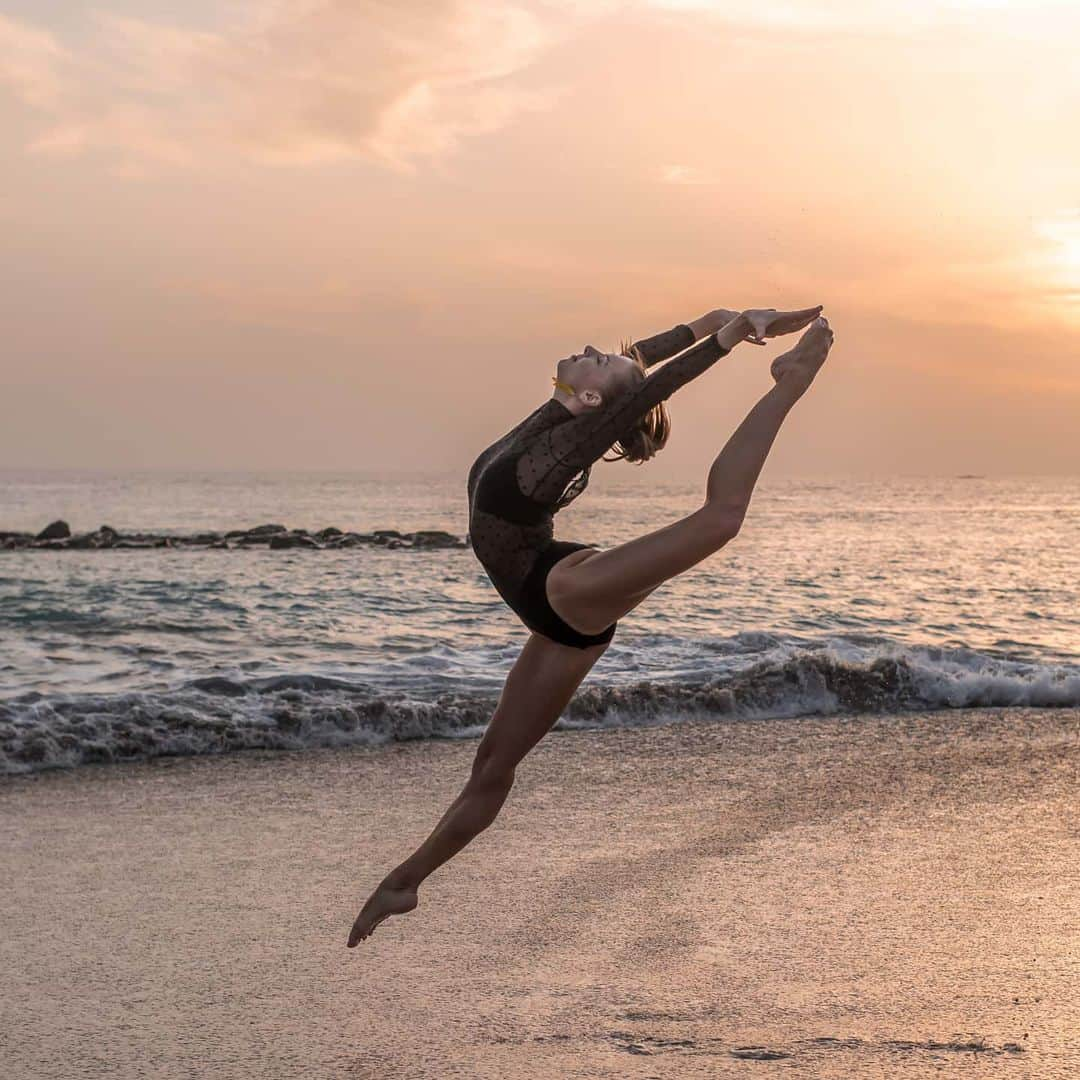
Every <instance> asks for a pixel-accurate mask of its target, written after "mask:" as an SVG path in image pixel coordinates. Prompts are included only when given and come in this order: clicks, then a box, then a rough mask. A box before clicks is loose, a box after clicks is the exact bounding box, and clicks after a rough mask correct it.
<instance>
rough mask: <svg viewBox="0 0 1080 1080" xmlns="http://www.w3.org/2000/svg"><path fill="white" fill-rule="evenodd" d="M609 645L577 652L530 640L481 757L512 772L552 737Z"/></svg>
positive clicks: (505, 690) (504, 692) (484, 741)
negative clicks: (495, 760)
mask: <svg viewBox="0 0 1080 1080" xmlns="http://www.w3.org/2000/svg"><path fill="white" fill-rule="evenodd" d="M606 649H607V645H606V644H603V645H592V646H590V647H589V648H587V649H575V648H573V647H572V646H569V645H560V644H559V643H558V642H557V641H551V640H550V639H549V638H546V637H544V636H543V635H542V634H536V633H534V634H530V635H529V638H528V640H527V641H526V642H525V647H524V648H523V649H522V650H521V655H520V656H518V658H517V660H515V661H514V666H513V667H512V668H511V669H510V672H509V674H508V675H507V677H506V682H505V684H504V685H503V690H502V694H501V695H500V696H499V703H498V705H497V706H496V707H495V713H494V715H493V716H492V718H491V723H490V724H489V725H488V728H487V731H486V732H484V737H483V738H482V739H481V740H480V747H479V749H478V750H477V757H481V758H488V757H491V756H494V757H497V758H498V760H499V762H500V763H501V764H503V765H506V766H507V767H509V768H513V767H514V766H516V765H517V764H518V762H519V761H521V759H522V758H523V757H524V756H525V755H526V754H527V753H528V752H529V751H530V750H531V749H532V748H533V747H534V746H535V745H536V744H537V743H538V742H539V741H540V740H541V739H542V738H543V737H544V735H546V734H547V732H548V731H550V730H551V728H552V727H553V726H554V724H555V721H556V720H558V719H559V717H560V716H561V715H562V712H563V710H564V709H565V708H566V706H567V705H569V703H570V699H571V698H572V697H573V696H574V691H575V690H577V688H578V687H579V686H580V685H581V681H582V679H584V678H585V676H586V675H588V673H589V671H590V670H591V669H592V666H593V665H594V664H595V663H596V661H597V660H599V659H600V657H601V656H602V655H603V654H604V651H605V650H606Z"/></svg>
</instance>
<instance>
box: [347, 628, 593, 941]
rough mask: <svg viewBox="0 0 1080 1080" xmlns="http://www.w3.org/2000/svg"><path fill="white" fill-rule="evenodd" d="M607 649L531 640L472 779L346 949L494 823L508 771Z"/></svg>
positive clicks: (391, 878)
mask: <svg viewBox="0 0 1080 1080" xmlns="http://www.w3.org/2000/svg"><path fill="white" fill-rule="evenodd" d="M606 649H607V645H606V644H603V645H593V646H590V647H589V648H587V649H576V648H573V647H572V646H569V645H561V644H559V643H558V642H555V641H551V640H550V639H549V638H546V637H543V636H542V635H540V634H530V636H529V639H528V641H526V642H525V647H524V648H523V649H522V650H521V655H520V656H519V657H518V658H517V660H516V661H514V666H513V667H512V668H511V669H510V673H509V674H508V675H507V677H506V683H505V684H504V686H503V690H502V694H501V695H500V697H499V702H498V704H497V705H496V707H495V712H494V714H493V715H492V717H491V722H490V724H489V725H488V728H487V731H485V732H484V737H483V738H482V739H481V740H480V745H479V747H478V748H477V751H476V758H475V760H474V761H473V767H472V775H471V776H470V777H469V779H468V782H467V783H466V784H465V787H464V788H463V789H462V791H461V794H460V795H458V797H457V798H456V799H455V800H454V801H453V803H451V805H450V808H449V809H448V810H447V811H446V813H445V814H443V816H442V819H441V820H440V821H439V823H438V824H437V825H436V826H435V828H434V829H433V830H432V833H431V835H430V836H429V837H428V838H427V839H426V840H425V841H424V842H423V843H422V844H421V845H420V847H418V848H417V849H416V851H414V852H413V853H412V855H410V856H409V857H408V858H407V859H406V860H405V861H404V862H403V863H402V864H401V865H400V866H398V867H396V868H395V869H394V870H391V871H390V873H389V874H387V875H386V877H385V878H384V879H383V881H382V883H381V884H380V885H379V887H378V888H377V889H376V890H375V891H374V892H373V893H372V894H371V896H370V897H369V899H368V901H367V903H366V904H364V907H363V909H362V910H361V912H360V914H359V915H358V916H357V919H356V922H355V923H353V928H352V931H351V933H350V934H349V941H348V944H349V947H350V948H351V947H352V946H354V945H356V944H357V942H359V941H362V940H363V939H364V938H366V937H368V936H369V935H370V934H371V932H372V931H373V930H374V929H375V927H376V926H378V925H379V923H380V922H382V921H383V919H385V918H387V917H388V916H389V915H400V914H403V913H404V912H406V911H411V910H412V909H413V908H414V907H416V903H417V897H416V890H417V889H418V888H419V886H420V883H421V882H422V881H423V880H424V878H426V877H427V876H428V875H429V874H430V873H431V872H432V871H433V870H435V869H437V868H438V867H440V866H442V864H443V863H444V862H446V861H447V860H448V859H450V858H452V857H453V856H454V855H456V854H457V853H458V852H459V851H460V850H461V849H462V848H463V847H465V845H466V844H467V843H468V842H469V841H470V840H472V839H473V837H475V836H477V835H478V834H479V833H480V832H482V831H483V830H484V829H486V828H487V827H488V826H489V825H490V824H491V823H492V822H493V821H494V820H495V818H496V816H497V815H498V813H499V810H500V809H501V808H502V805H503V803H504V802H505V801H506V797H507V795H509V794H510V788H511V786H512V785H513V783H514V770H515V768H516V767H517V765H518V763H519V762H520V761H521V759H522V758H523V757H525V755H526V754H527V753H528V752H529V751H530V750H531V749H532V748H533V747H534V746H535V745H536V744H537V743H538V742H539V741H540V740H541V739H542V738H543V737H544V735H545V734H546V733H547V732H548V731H549V730H550V729H551V727H552V726H553V725H554V723H555V721H556V720H558V719H559V717H560V715H562V711H563V709H565V708H566V706H567V705H568V704H569V702H570V699H571V698H572V697H573V696H574V691H575V690H577V688H578V686H579V685H580V684H581V680H582V679H584V678H585V676H586V675H587V674H588V673H589V670H590V669H591V668H592V666H593V664H595V663H596V661H597V660H599V659H600V657H601V656H602V655H603V653H604V651H605V650H606Z"/></svg>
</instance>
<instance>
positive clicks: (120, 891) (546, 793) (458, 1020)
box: [0, 708, 1080, 1080]
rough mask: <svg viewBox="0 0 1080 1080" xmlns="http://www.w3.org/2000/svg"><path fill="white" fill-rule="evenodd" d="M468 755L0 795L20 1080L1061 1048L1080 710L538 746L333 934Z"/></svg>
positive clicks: (241, 761)
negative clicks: (494, 815)
mask: <svg viewBox="0 0 1080 1080" xmlns="http://www.w3.org/2000/svg"><path fill="white" fill-rule="evenodd" d="M474 752H475V743H474V741H473V740H456V739H446V740H443V739H440V740H431V741H416V742H405V743H392V744H388V745H384V746H381V747H377V748H360V747H353V748H343V749H305V750H302V751H266V750H252V751H247V752H245V753H236V754H228V755H220V756H209V757H194V758H191V757H175V758H156V759H152V760H150V761H146V762H137V763H130V764H124V765H98V766H89V767H80V768H77V769H74V770H65V771H59V770H49V771H46V772H40V773H33V774H29V775H26V776H21V777H11V778H9V782H7V783H3V784H0V829H2V832H3V846H2V848H3V851H4V852H5V857H4V864H5V865H4V869H5V871H6V872H5V873H4V874H3V876H2V879H0V903H3V905H4V910H5V912H7V913H8V918H7V927H6V929H7V934H6V935H5V938H4V940H3V945H2V946H0V950H2V953H0V960H2V962H3V964H4V967H5V971H6V973H7V977H6V979H5V986H4V989H3V990H2V991H0V1002H2V1004H3V1009H4V1012H5V1015H6V1016H7V1017H8V1023H7V1025H6V1031H5V1033H4V1035H3V1037H2V1039H0V1047H2V1050H3V1053H4V1058H5V1060H6V1061H7V1062H9V1063H10V1068H11V1069H12V1070H13V1075H26V1076H34V1077H35V1078H47V1077H57V1078H59V1077H65V1078H66V1077H71V1076H80V1077H81V1076H113V1075H123V1076H132V1077H135V1076H154V1077H169V1078H171V1077H174V1076H175V1077H181V1076H189V1075H192V1073H193V1072H194V1073H200V1074H205V1075H213V1076H215V1078H217V1077H237V1078H240V1077H250V1076H254V1075H258V1076H260V1077H278V1076H280V1077H292V1076H297V1075H301V1074H302V1075H305V1076H315V1077H324V1076H325V1077H331V1076H351V1077H358V1076H359V1077H371V1078H372V1080H374V1078H376V1077H378V1078H384V1077H387V1078H388V1077H414V1076H415V1077H421V1076H423V1077H442V1076H448V1077H449V1076H469V1077H488V1076H490V1077H493V1078H494V1077H505V1076H515V1077H519V1076H520V1077H536V1078H542V1077H563V1076H567V1077H569V1076H575V1077H578V1076H580V1077H594V1076H595V1077H601V1076H604V1077H606V1076H620V1077H621V1076H631V1077H639V1076H640V1077H651V1076H663V1077H669V1076H680V1077H681V1076H687V1077H697V1076H701V1077H706V1076H709V1077H714V1076H729V1075H730V1076H743V1075H748V1070H749V1071H753V1074H754V1075H758V1074H759V1072H760V1071H761V1070H768V1069H775V1068H787V1069H789V1070H790V1069H795V1070H806V1071H804V1072H802V1073H800V1074H801V1075H813V1076H815V1077H833V1076H835V1077H842V1076H852V1075H860V1076H863V1075H879V1074H880V1075H884V1074H886V1073H890V1074H895V1073H897V1072H899V1073H905V1074H906V1073H909V1072H910V1074H911V1075H925V1073H927V1072H935V1073H943V1074H945V1075H948V1074H950V1072H951V1071H952V1070H956V1071H957V1073H959V1072H960V1071H963V1074H964V1075H965V1076H970V1075H973V1074H975V1075H980V1076H981V1075H988V1076H997V1075H1002V1076H1005V1075H1009V1076H1020V1075H1037V1076H1039V1077H1040V1078H1042V1077H1047V1078H1052V1077H1058V1076H1060V1077H1065V1076H1068V1075H1073V1074H1075V1072H1076V1070H1077V1068H1078V1067H1080V1040H1078V1039H1077V1037H1076V1035H1075V1033H1074V1032H1075V1017H1076V1016H1077V1015H1078V1013H1080V1000H1078V991H1077V987H1076V980H1075V948H1076V940H1077V938H1076V935H1077V924H1076V915H1075V912H1076V911H1077V910H1080V875H1078V871H1077V869H1076V868H1077V866H1080V832H1078V830H1077V827H1076V825H1075V824H1074V819H1075V810H1076V791H1077V784H1076V782H1077V776H1078V771H1080V709H1075V708H1073V709H993V710H979V709H964V710H957V711H935V712H930V713H901V714H889V715H879V714H866V715H860V716H834V717H818V716H814V717H800V718H795V719H790V720H778V719H770V720H760V721H757V720H746V719H738V720H730V721H724V720H721V721H678V722H672V723H661V724H652V725H649V726H645V727H636V728H608V729H602V730H587V731H581V730H579V731H566V732H553V733H551V734H549V735H548V736H547V737H545V739H544V740H542V741H541V743H540V744H539V745H538V746H537V748H536V749H535V750H534V751H533V753H532V754H530V755H529V757H528V758H526V760H525V762H524V763H523V764H522V766H521V767H520V768H519V770H518V781H517V784H516V785H515V788H514V790H513V792H512V793H511V796H510V799H509V801H508V803H507V806H506V808H505V809H504V811H503V814H502V815H501V816H500V818H499V819H498V821H497V822H496V823H495V825H494V826H493V827H492V828H491V829H489V830H488V831H487V832H485V833H484V834H482V835H481V836H480V837H479V838H478V839H477V840H476V841H475V842H474V843H473V844H472V845H470V846H469V847H468V848H466V849H465V851H464V852H463V853H462V854H461V855H460V856H458V857H457V858H456V859H454V860H452V861H451V862H450V863H449V864H448V865H447V866H446V867H444V868H442V869H441V870H440V871H438V872H437V873H436V874H435V875H433V877H432V878H431V879H429V881H428V882H426V883H425V885H424V886H423V888H422V890H421V895H420V901H421V902H420V906H419V908H418V909H417V910H416V911H415V912H413V913H412V914H411V915H409V916H406V917H403V918H398V919H391V920H390V921H388V922H387V923H385V924H384V925H383V926H382V927H380V928H379V929H378V930H377V931H376V933H375V935H374V936H373V937H372V938H371V939H370V940H369V941H368V942H365V943H363V944H362V945H361V946H359V947H358V948H357V949H351V950H350V949H346V948H345V944H344V943H345V938H346V935H347V933H348V929H349V926H350V925H351V923H352V920H353V918H354V917H355V914H356V911H357V910H359V903H361V902H362V900H363V898H364V896H366V895H367V892H368V891H369V890H370V888H371V887H372V886H373V885H374V884H375V883H376V881H377V878H378V877H379V876H381V874H382V873H383V872H385V870H387V869H389V867H390V866H391V865H393V863H394V862H395V861H397V860H399V859H400V858H401V857H402V856H403V855H404V854H407V851H408V850H409V849H411V847H412V846H414V845H415V843H417V842H418V841H419V840H420V839H422V838H423V836H424V835H426V832H427V830H428V829H429V828H430V827H431V825H432V824H434V821H435V820H436V819H437V817H438V816H439V814H441V812H442V810H443V809H445V806H446V804H447V803H448V802H449V800H450V799H451V798H452V797H453V796H454V795H455V794H456V793H457V791H458V789H459V788H460V785H461V783H462V782H463V780H464V777H465V775H467V770H468V766H469V763H470V762H471V758H472V755H473V753H474ZM102 768H107V769H109V770H110V777H109V779H110V782H109V783H101V781H100V778H99V777H100V774H99V773H98V769H102ZM768 1062H775V1064H774V1065H769V1064H768ZM20 1070H21V1072H20ZM754 1070H757V1071H754Z"/></svg>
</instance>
